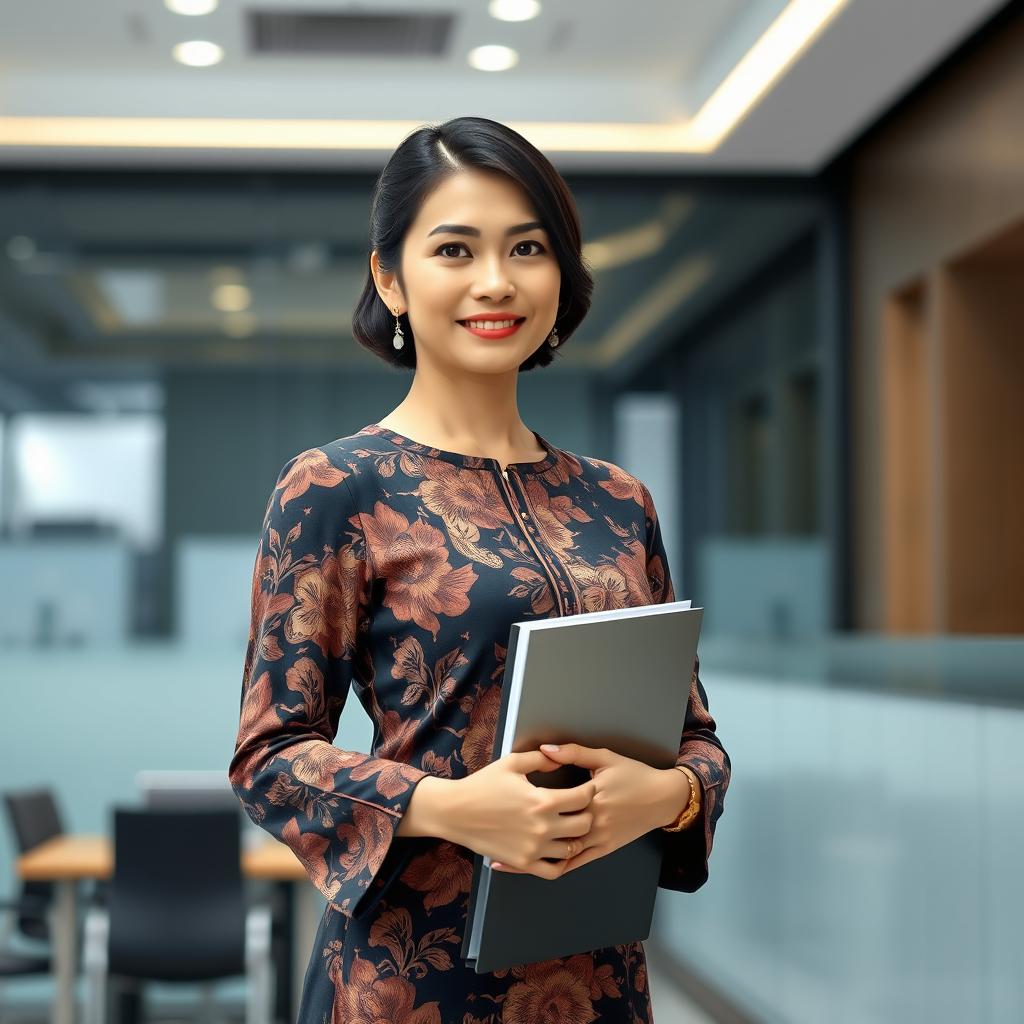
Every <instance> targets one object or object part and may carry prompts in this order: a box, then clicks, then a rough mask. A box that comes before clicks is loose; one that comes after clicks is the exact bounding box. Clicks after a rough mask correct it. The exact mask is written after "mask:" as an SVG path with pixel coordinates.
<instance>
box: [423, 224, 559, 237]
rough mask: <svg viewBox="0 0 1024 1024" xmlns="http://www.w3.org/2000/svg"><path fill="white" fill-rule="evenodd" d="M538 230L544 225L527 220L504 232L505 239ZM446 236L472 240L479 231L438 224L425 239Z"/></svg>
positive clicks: (458, 225)
mask: <svg viewBox="0 0 1024 1024" xmlns="http://www.w3.org/2000/svg"><path fill="white" fill-rule="evenodd" d="M537 228H540V230H541V231H543V230H544V225H543V224H541V222H540V221H539V220H528V221H527V222H526V223H525V224H515V225H513V226H512V227H510V228H509V229H508V230H507V231H506V232H505V237H506V238H508V237H509V236H510V235H521V234H523V232H524V231H535V230H536V229H537ZM438 234H446V235H472V236H473V237H474V238H479V237H480V229H479V228H472V227H470V226H469V225H468V224H438V225H437V227H436V228H434V230H433V231H430V232H428V234H427V238H429V237H430V236H431V235H438Z"/></svg>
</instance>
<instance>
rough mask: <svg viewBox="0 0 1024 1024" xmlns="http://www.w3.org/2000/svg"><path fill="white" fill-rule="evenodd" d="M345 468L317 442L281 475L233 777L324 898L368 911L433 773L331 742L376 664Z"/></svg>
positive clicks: (365, 570) (263, 543)
mask: <svg viewBox="0 0 1024 1024" xmlns="http://www.w3.org/2000/svg"><path fill="white" fill-rule="evenodd" d="M348 476H349V473H348V471H347V470H346V469H345V468H343V467H339V466H336V465H334V464H333V462H332V461H331V460H330V458H329V457H328V454H327V453H326V452H325V451H323V450H322V449H319V448H313V449H310V450H308V451H305V452H302V453H300V454H299V455H296V456H294V457H293V458H291V459H289V460H288V462H287V463H285V465H284V467H283V468H282V469H281V472H280V474H279V475H278V479H277V483H276V485H275V487H274V490H273V493H272V494H271V496H270V501H269V503H268V505H267V510H266V514H265V516H264V520H263V532H262V536H261V538H260V544H259V548H258V550H257V554H256V564H255V567H254V570H253V578H252V594H251V601H252V617H251V623H250V633H249V643H248V647H247V650H246V655H245V665H244V669H243V674H242V675H243V678H242V697H241V705H240V721H239V727H238V737H237V740H236V743H235V751H234V756H233V757H232V759H231V763H230V767H229V769H228V776H229V778H230V781H231V785H232V788H233V789H234V791H235V793H236V794H237V795H238V798H239V799H240V800H241V802H242V804H243V806H244V808H245V811H246V813H247V814H248V816H249V818H250V819H251V820H252V821H253V822H255V823H256V824H258V825H259V826H261V827H262V828H263V829H265V830H266V831H267V832H269V833H270V834H271V835H273V836H275V837H276V838H277V839H279V840H281V842H283V843H286V844H287V845H288V846H289V847H290V848H291V849H292V850H293V851H294V852H295V855H296V856H297V857H298V859H299V860H300V861H301V862H302V864H303V866H304V867H305V869H306V872H307V873H308V875H309V877H310V879H311V880H312V882H313V883H314V885H316V887H317V889H319V890H320V892H321V893H322V894H323V895H324V897H325V898H327V899H328V900H332V901H334V902H335V903H336V904H337V905H338V907H339V908H340V910H341V911H342V913H343V914H345V915H347V916H349V917H359V916H361V915H363V914H365V913H366V911H367V910H369V909H370V907H371V906H372V905H373V904H375V903H376V901H377V899H378V898H379V897H380V895H381V893H382V892H383V890H384V889H385V888H386V887H387V886H388V884H389V883H390V881H391V879H392V878H394V877H395V876H396V875H397V874H398V872H399V870H400V869H401V868H402V866H403V864H404V862H405V861H406V860H407V859H408V854H409V853H410V852H411V849H412V847H411V846H410V839H409V837H398V836H396V835H395V833H396V831H397V829H398V826H399V824H400V822H401V820H402V816H403V815H404V814H405V812H406V809H407V807H408V805H409V802H410V800H411V799H412V795H413V790H414V788H415V786H416V784H417V783H418V782H419V781H420V779H422V778H423V777H424V775H426V774H427V773H426V772H424V771H421V770H420V769H418V768H415V767H413V766H412V765H409V764H406V763H404V762H402V761H392V760H388V759H386V758H380V757H372V756H370V755H367V754H362V753H358V752H353V751H348V750H342V749H339V748H338V747H335V746H334V745H333V740H334V738H335V736H336V735H337V731H338V721H339V718H340V716H341V712H342V708H343V707H344V705H345V700H346V698H347V696H348V693H349V689H350V686H351V684H352V681H353V679H355V681H356V683H357V684H360V685H364V686H365V685H367V680H366V678H365V674H366V671H367V670H365V668H363V669H361V667H360V666H365V664H366V663H367V662H368V661H369V659H368V658H367V657H366V653H365V651H364V650H363V648H362V646H361V645H362V644H363V643H364V638H365V635H366V627H367V624H368V614H369V604H370V594H371V582H372V576H373V574H372V571H371V568H370V567H371V565H372V562H371V561H369V560H368V554H369V553H368V551H367V548H366V538H365V536H364V535H363V533H362V530H361V526H360V517H359V515H358V513H357V509H356V504H355V501H354V498H353V493H352V490H351V487H350V484H349V481H348V479H347V478H348ZM370 671H372V670H370ZM370 682H371V684H372V680H370Z"/></svg>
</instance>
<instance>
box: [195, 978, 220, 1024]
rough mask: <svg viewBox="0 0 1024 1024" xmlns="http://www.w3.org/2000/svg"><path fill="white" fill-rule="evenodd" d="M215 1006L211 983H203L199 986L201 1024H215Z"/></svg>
mask: <svg viewBox="0 0 1024 1024" xmlns="http://www.w3.org/2000/svg"><path fill="white" fill-rule="evenodd" d="M215 1010H216V1005H215V1003H214V999H213V982H212V981H203V982H200V984H199V1020H200V1022H201V1024H217V1015H216V1013H215V1012H214V1011H215Z"/></svg>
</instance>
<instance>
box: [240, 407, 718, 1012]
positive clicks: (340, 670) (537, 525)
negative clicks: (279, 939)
mask: <svg viewBox="0 0 1024 1024" xmlns="http://www.w3.org/2000/svg"><path fill="white" fill-rule="evenodd" d="M535 436H536V438H537V442H538V444H539V445H540V446H541V447H542V448H543V449H544V450H545V452H546V453H547V454H546V455H545V456H544V458H542V459H539V460H537V461H534V462H520V463H511V464H509V465H507V466H502V465H501V464H500V463H499V462H498V461H497V460H496V459H489V458H482V457H478V456H471V455H463V454H460V453H458V452H448V451H443V450H441V449H437V448H432V447H428V446H426V445H423V444H420V443H417V442H415V441H413V440H411V439H410V438H407V437H403V436H402V435H401V434H398V433H396V432H395V431H393V430H390V429H388V428H386V427H383V426H381V425H380V424H378V423H371V424H368V425H367V426H365V427H363V428H362V429H361V430H359V431H357V432H356V433H354V434H351V435H348V436H346V437H341V438H338V439H336V440H334V441H330V442H327V443H325V444H323V445H320V446H318V447H316V448H311V449H308V450H307V451H303V452H301V453H299V454H298V455H295V456H293V457H292V458H290V459H289V460H288V461H287V462H286V463H285V464H284V466H283V467H282V468H281V471H280V473H279V474H278V478H277V482H276V484H275V486H274V488H273V490H272V492H271V494H270V497H269V502H268V504H267V507H266V512H265V515H264V518H263V528H262V534H261V537H260V540H259V545H258V548H257V552H256V561H255V566H254V571H253V577H252V591H251V623H250V631H249V642H248V646H247V649H246V653H245V660H244V666H243V672H242V694H241V706H240V716H239V728H238V736H237V740H236V744H235V750H234V755H233V757H232V759H231V763H230V767H229V776H230V780H231V784H232V787H233V788H234V791H235V793H236V794H237V795H238V797H239V799H240V801H241V803H242V805H243V807H244V809H245V811H246V813H247V814H248V816H249V818H250V819H251V820H252V821H253V822H255V823H256V824H258V825H260V826H261V827H262V828H264V829H266V831H267V832H269V833H270V834H271V835H273V836H275V837H276V838H278V839H279V840H281V841H282V842H284V843H286V844H287V845H288V846H289V847H291V849H292V850H293V851H294V852H295V854H296V856H297V857H298V859H299V860H300V862H301V863H302V864H303V866H304V868H305V870H306V872H307V873H308V875H309V879H310V881H311V883H312V884H313V885H315V886H316V887H317V889H319V891H320V892H321V893H322V894H323V896H324V897H325V899H326V900H327V906H326V908H325V911H324V914H323V917H322V918H321V920H320V924H319V927H318V930H317V934H316V937H315V941H314V948H313V956H312V959H311V962H310V965H309V969H308V971H307V973H306V978H305V984H304V987H303V991H302V996H301V1003H300V1011H299V1022H300V1024H349V1022H354V1021H364V1020H365V1021H382V1022H383V1021H387V1022H395V1024H562V1022H564V1024H588V1022H591V1021H600V1022H601V1024H619V1022H621V1024H637V1022H641V1024H651V1021H652V1019H653V1017H652V1013H651V1002H650V991H649V987H648V982H647V965H646V960H645V955H644V948H643V944H642V943H641V942H633V943H628V944H625V945H621V946H613V947H609V948H605V949H595V950H591V951H589V952H586V953H580V954H576V955H574V956H568V957H562V958H558V959H553V960H545V961H540V962H536V963H530V964H523V965H520V966H516V967H511V968H507V969H504V970H500V971H495V972H493V973H483V974H477V973H476V971H475V970H474V969H473V968H472V967H470V966H467V964H466V962H465V961H464V960H463V959H462V957H461V955H460V951H461V947H462V940H463V935H464V933H465V928H466V916H467V909H468V901H469V888H470V881H471V879H472V871H473V858H474V853H473V851H472V850H470V849H469V848H467V847H465V846H461V845H459V844H456V843H452V842H449V841H448V840H445V839H441V838H439V837H427V836H398V835H396V832H397V830H398V827H399V825H400V823H401V820H402V816H403V815H404V814H405V812H406V810H407V809H408V806H409V803H410V801H411V799H412V796H413V793H414V791H415V788H416V785H417V783H418V782H419V781H420V780H421V779H423V778H424V777H425V776H427V775H436V776H438V777H440V778H445V779H461V778H465V777H466V776H468V775H470V774H471V773H472V772H474V771H478V770H479V769H481V768H483V767H485V766H486V765H487V764H489V763H490V761H491V759H492V757H493V747H494V735H495V729H496V725H497V718H498V711H499V708H500V705H501V687H502V677H503V673H504V668H505V656H506V654H507V645H508V639H509V629H510V627H511V625H512V623H513V622H521V621H528V620H530V619H538V618H548V617H551V616H556V615H575V614H579V613H581V612H590V611H601V610H604V609H610V608H623V607H630V606H637V605H647V604H655V603H660V602H664V601H674V600H675V599H676V598H675V594H674V590H673V586H672V580H671V576H670V573H669V567H668V562H667V559H666V556H665V549H664V545H663V542H662V536H661V528H660V524H659V522H658V517H657V512H656V510H655V507H654V502H653V501H652V499H651V495H650V492H649V491H648V489H647V487H646V486H645V485H644V484H643V483H642V482H641V481H640V480H639V479H637V478H636V477H635V476H633V475H631V474H630V473H628V472H626V471H625V470H623V469H621V468H619V467H618V466H616V465H614V464H613V463H611V462H607V461H603V460H601V459H594V458H588V457H586V456H579V455H576V454H573V453H572V452H568V451H565V450H562V449H560V448H556V447H554V446H553V445H552V444H551V443H550V442H548V441H547V440H546V439H545V438H543V437H541V435H540V434H536V432H535ZM679 669H680V670H679V686H680V687H682V688H685V689H686V690H687V691H688V701H687V708H686V715H685V721H684V722H683V723H682V728H681V735H680V741H679V754H678V758H677V761H676V763H677V764H685V765H687V766H688V767H690V768H691V769H692V770H693V771H694V772H695V773H696V775H697V777H698V778H699V779H700V783H701V789H702V808H701V815H700V817H699V818H698V819H697V820H696V821H695V822H694V823H693V824H692V825H690V826H688V827H687V828H685V829H683V830H682V831H680V832H677V833H667V832H662V831H661V830H660V829H659V835H660V836H661V838H662V842H663V848H664V853H663V859H662V867H661V873H660V877H659V881H658V884H659V886H661V887H662V888H665V889H672V890H677V891H683V892H694V891H695V890H697V889H698V888H700V887H701V886H702V885H703V884H704V883H705V882H706V881H707V878H708V858H709V856H710V854H711V848H712V841H713V838H714V833H715V826H716V823H717V821H718V819H719V817H720V815H721V814H722V811H723V808H724V798H725V793H726V789H727V788H728V785H729V780H730V775H731V765H730V761H729V756H728V754H727V753H726V750H725V748H724V746H723V744H722V742H721V740H720V738H719V737H718V734H717V732H716V725H715V720H714V719H713V718H712V716H711V713H710V710H709V705H708V698H707V693H706V691H705V688H704V686H703V684H702V683H701V680H700V676H699V669H700V662H699V659H698V660H697V661H695V662H694V664H693V665H692V666H689V665H687V666H682V665H681V666H680V667H679ZM353 695H354V696H355V698H356V699H357V700H358V701H359V703H360V704H361V705H362V707H363V709H364V710H365V712H366V714H367V715H368V717H369V718H370V721H371V722H372V723H373V741H372V746H371V749H370V750H369V751H368V752H366V753H363V752H359V751H352V750H343V749H340V748H339V747H336V746H335V745H334V742H333V741H334V739H335V736H336V735H337V730H338V721H339V718H340V716H341V712H342V708H343V707H344V705H345V703H346V701H348V700H349V699H350V698H351V697H352V696H353Z"/></svg>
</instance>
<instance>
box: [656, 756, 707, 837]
mask: <svg viewBox="0 0 1024 1024" xmlns="http://www.w3.org/2000/svg"><path fill="white" fill-rule="evenodd" d="M672 767H673V768H678V769H679V771H681V772H682V773H683V774H684V775H685V776H686V777H687V778H688V779H689V780H690V799H689V800H688V801H687V802H686V806H685V807H684V808H683V809H682V811H681V812H680V814H679V817H678V818H676V820H675V821H674V822H672V824H671V825H662V826H661V827H662V831H664V832H681V831H682V830H683V829H684V828H686V826H687V825H689V824H691V823H692V822H693V821H694V819H695V818H696V817H697V816H698V815H699V814H700V806H701V789H700V779H699V778H698V777H697V774H696V773H695V772H694V771H693V769H691V768H687V767H686V766H685V765H681V764H675V765H673V766H672Z"/></svg>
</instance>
